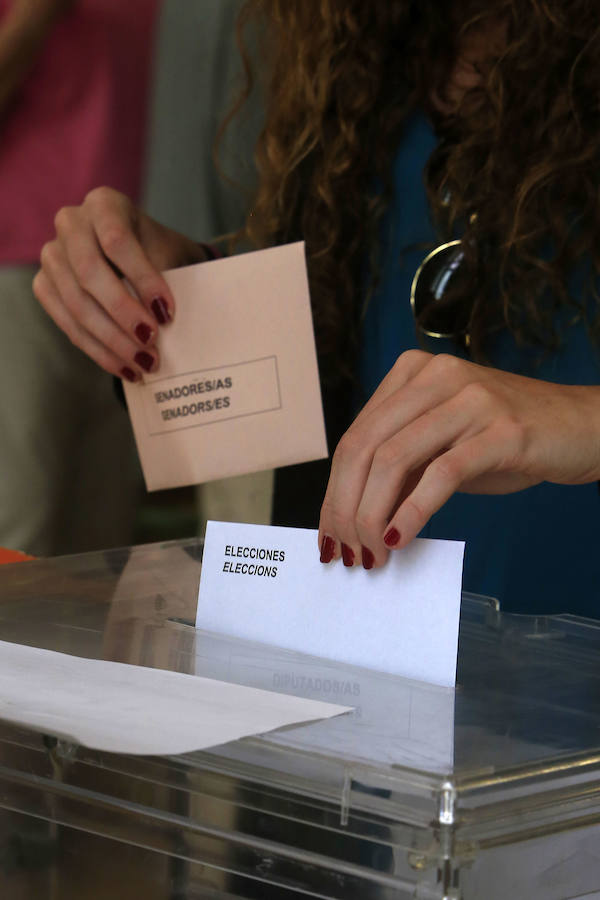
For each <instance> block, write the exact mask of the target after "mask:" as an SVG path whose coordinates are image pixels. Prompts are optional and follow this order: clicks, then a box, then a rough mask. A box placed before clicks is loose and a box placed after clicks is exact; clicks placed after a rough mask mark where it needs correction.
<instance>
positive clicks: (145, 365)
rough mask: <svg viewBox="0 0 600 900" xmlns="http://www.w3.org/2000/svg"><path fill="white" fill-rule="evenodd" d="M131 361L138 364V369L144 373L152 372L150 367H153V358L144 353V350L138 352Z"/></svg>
mask: <svg viewBox="0 0 600 900" xmlns="http://www.w3.org/2000/svg"><path fill="white" fill-rule="evenodd" d="M133 359H134V361H135V362H136V363H137V364H138V366H139V367H140V369H143V370H144V372H151V371H152V366H153V365H154V357H153V356H151V355H150V353H146V351H145V350H139V351H138V352H137V353H136V354H135V356H134V357H133Z"/></svg>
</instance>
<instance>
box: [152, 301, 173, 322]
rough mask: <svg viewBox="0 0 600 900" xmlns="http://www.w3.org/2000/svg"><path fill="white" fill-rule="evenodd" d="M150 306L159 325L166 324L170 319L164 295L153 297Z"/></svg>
mask: <svg viewBox="0 0 600 900" xmlns="http://www.w3.org/2000/svg"><path fill="white" fill-rule="evenodd" d="M150 308H151V309H152V312H153V313H154V317H155V319H156V321H157V322H158V324H159V325H166V324H167V322H169V321H170V320H171V313H170V311H169V307H168V305H167V301H166V300H165V298H164V297H155V298H154V300H153V301H152V303H151V304H150Z"/></svg>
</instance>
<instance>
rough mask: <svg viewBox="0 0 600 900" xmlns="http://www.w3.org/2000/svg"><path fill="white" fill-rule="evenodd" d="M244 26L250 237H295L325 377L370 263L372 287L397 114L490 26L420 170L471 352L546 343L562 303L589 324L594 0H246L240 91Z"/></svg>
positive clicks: (599, 79) (596, 153) (599, 230)
mask: <svg viewBox="0 0 600 900" xmlns="http://www.w3.org/2000/svg"><path fill="white" fill-rule="evenodd" d="M253 23H258V26H259V31H260V33H261V34H262V44H261V55H260V59H261V69H262V70H263V71H265V72H266V73H267V75H266V78H265V91H266V117H265V125H264V129H263V131H262V133H261V135H260V138H259V141H258V146H257V150H256V161H257V166H258V173H259V186H258V190H257V193H256V196H255V198H254V201H253V202H252V204H251V207H250V212H249V215H248V220H247V226H246V235H247V236H248V237H249V238H250V240H251V241H252V242H253V243H254V244H255V245H257V246H268V245H272V244H275V243H278V242H282V241H288V240H296V239H303V240H305V241H306V248H307V260H308V266H309V276H310V281H311V292H312V297H313V307H314V317H315V327H316V332H317V343H318V347H319V351H320V357H321V365H322V371H323V373H324V375H325V377H326V378H330V379H331V378H333V379H335V377H336V375H339V374H341V373H342V374H343V373H346V372H348V371H350V370H351V369H352V365H353V361H354V356H355V353H356V348H357V341H358V335H359V330H360V319H361V315H362V314H363V312H364V302H363V298H364V296H365V290H364V285H365V261H366V260H369V263H370V271H371V286H373V285H374V284H375V283H376V279H377V271H378V252H377V231H378V222H379V220H380V218H381V216H382V213H383V211H384V209H385V207H386V205H387V204H388V203H389V202H390V199H391V197H392V184H391V164H392V160H393V157H394V154H395V151H396V149H397V146H398V143H399V141H400V140H401V137H402V130H403V127H404V123H405V122H406V120H407V117H408V116H409V115H410V113H411V112H412V111H413V110H414V109H415V108H416V107H418V106H421V107H425V108H426V109H429V110H430V112H431V113H432V115H433V116H434V117H435V111H434V110H433V109H432V106H431V97H432V96H434V95H435V94H438V95H443V93H444V90H445V86H446V85H447V82H448V78H449V74H450V72H451V69H452V66H453V64H454V62H455V60H456V58H457V54H458V53H459V52H460V48H461V47H462V46H463V42H464V41H465V40H466V39H468V37H469V35H471V34H472V33H473V30H474V29H478V28H480V29H481V28H485V27H487V26H488V25H490V24H491V25H492V26H493V25H494V23H496V25H497V24H498V23H501V29H502V42H501V46H500V47H499V48H497V49H496V51H495V52H494V53H493V54H492V55H491V56H490V57H489V58H488V59H486V60H485V61H484V62H483V63H482V64H481V66H480V70H479V74H480V76H481V77H480V83H479V84H478V85H477V86H476V87H474V88H472V89H471V90H469V91H467V93H466V94H465V95H464V97H463V99H462V100H461V102H460V104H459V106H458V108H457V109H455V110H453V112H452V113H450V114H449V115H446V116H444V117H439V116H438V118H437V121H436V126H437V129H438V132H439V135H440V143H439V145H438V148H437V149H436V151H435V152H434V154H433V156H432V157H431V159H430V160H429V162H428V164H427V167H426V171H425V179H426V185H427V190H428V194H429V198H430V203H431V207H432V210H433V214H434V217H435V220H436V223H437V226H438V229H439V231H440V236H441V237H442V238H449V237H451V236H456V232H457V230H458V231H459V233H460V235H461V236H464V241H463V248H464V251H465V254H466V271H467V272H468V277H469V279H470V284H469V289H468V292H467V293H468V296H469V303H470V311H469V331H470V334H471V348H472V352H473V354H474V356H475V358H478V357H479V358H485V346H486V341H487V339H488V337H489V336H490V334H491V333H492V332H494V331H495V330H497V329H498V328H504V327H508V328H509V329H510V330H511V331H512V332H513V333H514V334H515V335H516V336H517V338H518V339H519V340H520V341H523V342H529V343H534V344H538V345H541V346H543V347H547V348H551V349H552V348H554V347H556V346H557V345H558V343H559V342H560V333H559V330H558V329H557V326H556V322H557V311H559V310H561V309H565V308H570V309H571V310H572V316H570V317H569V318H574V317H584V318H585V320H586V322H587V323H588V325H589V327H590V329H591V330H592V331H593V332H594V334H595V335H597V334H598V332H600V327H599V323H598V321H597V317H596V316H595V313H594V312H593V310H594V309H595V306H596V299H597V298H596V295H595V290H594V287H593V285H594V276H595V274H596V273H597V272H598V271H599V270H600V179H599V174H600V173H599V161H600V16H599V15H598V7H597V3H596V2H595V0H466V2H461V3H444V2H441V0H369V2H365V0H247V2H246V3H245V5H244V7H243V10H242V13H241V15H240V18H239V23H238V28H239V35H240V42H241V46H242V51H243V54H244V58H245V60H246V74H247V79H248V84H247V87H248V89H249V88H250V85H251V83H252V79H253V76H254V74H255V73H256V66H254V68H253V67H252V63H251V62H250V58H249V55H248V52H247V48H246V44H245V39H244V35H246V34H247V29H248V26H249V25H252V24H253ZM496 30H497V29H496ZM375 179H377V182H378V183H379V184H380V185H383V189H382V190H378V191H375V190H374V189H373V185H374V184H375V183H376V182H375ZM395 202H397V203H399V204H401V203H402V197H398V198H395ZM473 213H476V215H473ZM584 257H585V258H586V259H587V260H589V263H590V265H589V266H588V269H589V276H590V277H589V279H588V282H587V288H588V290H587V293H586V294H585V296H581V295H580V296H570V295H569V291H568V283H569V273H570V271H571V270H572V269H573V267H574V265H575V264H576V263H577V262H578V261H580V260H581V259H582V258H584ZM366 293H367V295H368V291H367V292H366ZM586 297H587V298H588V299H587V300H586V299H585V298H586ZM590 297H592V300H593V302H592V303H590V302H589V298H590ZM590 310H592V315H591V316H590Z"/></svg>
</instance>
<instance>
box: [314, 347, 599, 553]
mask: <svg viewBox="0 0 600 900" xmlns="http://www.w3.org/2000/svg"><path fill="white" fill-rule="evenodd" d="M599 478H600V388H599V387H595V386H593V387H588V386H583V387H579V386H576V387H573V386H566V385H557V384H552V383H550V382H546V381H539V380H537V379H535V378H525V377H523V376H520V375H513V374H511V373H509V372H502V371H500V370H498V369H492V368H488V367H485V366H480V365H477V364H475V363H472V362H467V361H465V360H462V359H459V358H457V357H453V356H448V355H445V354H440V355H438V356H432V355H431V354H429V353H425V352H422V351H420V350H410V351H408V352H406V353H403V354H402V356H400V357H399V358H398V360H397V362H396V364H395V365H394V367H393V368H392V370H391V371H390V373H389V374H388V375H387V376H386V378H385V379H384V380H383V381H382V383H381V384H380V385H379V387H378V388H377V390H376V391H375V393H374V394H373V396H372V397H371V399H370V400H369V402H368V403H367V404H366V406H365V407H364V409H363V410H362V411H361V412H360V414H359V415H358V417H357V418H356V420H355V421H354V423H353V424H352V425H351V426H350V428H349V429H348V431H347V432H346V433H345V434H344V436H343V437H342V439H341V441H340V443H339V444H338V447H337V449H336V451H335V454H334V457H333V464H332V468H331V475H330V478H329V484H328V486H327V492H326V494H325V499H324V501H323V506H322V509H321V521H320V525H319V547H320V549H321V559H322V561H323V562H329V561H330V560H331V559H337V558H338V557H339V556H340V555H342V556H343V559H344V563H345V564H346V565H353V564H355V563H360V562H362V564H363V565H364V566H365V568H372V567H373V566H380V565H382V564H383V563H384V562H385V560H386V558H387V553H388V548H393V549H395V548H398V547H404V546H406V544H408V543H409V541H411V540H412V539H413V538H414V537H415V536H416V535H417V534H418V533H419V532H420V531H421V529H422V528H423V527H424V525H426V523H427V522H428V520H429V519H430V518H431V516H432V515H433V514H434V513H435V512H436V511H437V510H438V509H440V507H441V506H443V504H444V503H445V502H446V501H447V500H448V499H449V498H450V497H451V496H452V494H454V493H455V492H456V491H466V492H470V493H478V494H507V493H511V492H513V491H519V490H522V489H523V488H526V487H530V486H531V485H534V484H538V483H539V482H541V481H552V482H556V483H559V484H585V483H587V482H590V481H595V480H597V479H599Z"/></svg>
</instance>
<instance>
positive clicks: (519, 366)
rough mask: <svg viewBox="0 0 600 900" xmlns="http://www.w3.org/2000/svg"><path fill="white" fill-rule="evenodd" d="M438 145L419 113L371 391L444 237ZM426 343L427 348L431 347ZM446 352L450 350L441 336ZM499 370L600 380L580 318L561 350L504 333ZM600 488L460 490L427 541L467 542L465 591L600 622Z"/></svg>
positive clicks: (380, 299) (404, 149)
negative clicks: (418, 275) (435, 187)
mask: <svg viewBox="0 0 600 900" xmlns="http://www.w3.org/2000/svg"><path fill="white" fill-rule="evenodd" d="M435 144H436V138H435V135H434V133H433V130H432V128H431V126H430V124H429V123H428V121H427V120H426V119H425V117H424V116H422V115H416V116H414V117H413V118H412V119H411V121H410V122H409V123H408V126H407V129H406V132H405V136H404V139H403V141H402V145H401V147H400V149H399V152H398V154H397V156H396V160H395V164H394V183H395V192H396V197H397V198H399V202H398V203H392V205H391V208H390V209H389V211H388V213H387V215H386V217H385V219H384V221H383V223H382V230H381V241H382V247H383V253H382V271H381V280H380V283H379V287H378V289H377V291H376V292H375V294H374V296H373V297H372V299H371V302H370V305H369V308H368V310H367V315H366V318H365V323H364V333H363V341H362V346H363V349H362V358H361V367H360V375H361V382H362V384H363V386H364V389H365V392H366V395H367V396H370V394H371V393H372V392H373V391H374V390H375V388H376V387H377V385H378V384H379V383H380V381H381V380H382V378H383V377H384V375H386V374H387V372H388V371H389V370H390V368H391V367H392V365H393V364H394V362H395V361H396V359H397V357H398V356H399V355H400V353H402V352H403V351H405V350H408V349H410V348H414V347H418V346H419V342H418V339H417V333H416V329H415V324H414V320H413V316H412V311H411V308H410V302H409V297H410V287H411V283H412V279H413V276H414V273H415V272H416V270H417V268H418V267H419V265H420V263H421V262H422V260H423V258H424V256H425V255H426V253H427V252H428V250H427V249H426V248H425V249H423V247H421V249H419V248H416V247H415V246H414V245H416V244H423V243H427V244H430V245H431V246H432V247H433V246H435V245H436V243H438V242H439V241H438V238H437V236H436V233H435V229H434V227H433V225H432V222H431V218H430V212H429V206H428V202H427V196H426V192H425V187H424V179H423V169H424V166H425V163H426V161H427V159H428V158H429V156H430V154H431V152H432V150H433V149H434V147H435ZM428 349H429V347H428ZM441 349H443V350H444V352H449V351H450V352H452V349H451V345H450V344H449V343H448V342H444V346H443V348H442V347H441V346H440V350H441ZM491 355H492V358H493V362H494V365H496V366H497V367H498V368H502V369H505V370H509V371H513V372H518V373H520V374H524V375H531V376H534V377H538V378H542V379H544V380H547V381H554V382H557V383H562V384H600V355H599V353H598V350H597V348H595V347H594V346H593V345H592V343H591V341H590V340H589V337H588V335H587V333H586V330H585V326H584V325H583V324H581V323H579V324H576V325H572V326H570V327H569V328H567V329H566V332H565V334H564V340H563V345H562V347H561V349H560V351H559V352H557V353H553V354H547V355H546V358H542V359H541V360H540V359H539V356H540V354H539V352H538V353H534V352H533V351H527V350H524V349H523V348H519V347H517V345H516V343H515V341H514V340H513V338H512V336H511V335H509V334H508V333H505V334H503V335H502V336H501V337H500V339H499V340H498V342H497V345H496V346H495V347H494V348H493V352H492V354H491ZM599 533H600V491H599V486H598V484H597V483H596V482H594V483H593V484H588V485H578V486H573V487H572V486H564V485H554V484H548V483H543V484H540V485H537V486H535V487H532V488H528V489H527V490H525V491H519V492H518V493H514V494H507V495H504V496H486V495H480V496H478V495H473V494H455V495H454V496H453V497H452V498H451V499H450V500H449V501H448V502H447V503H446V504H445V506H444V507H442V509H441V510H440V511H439V512H438V513H437V514H436V515H435V516H434V517H433V518H432V519H431V521H430V522H429V524H428V525H427V526H426V528H425V529H424V530H423V531H422V533H421V536H422V537H435V538H449V539H455V540H464V541H466V553H465V570H464V579H463V588H464V589H465V590H467V591H474V592H475V593H480V594H488V595H490V596H493V597H497V598H498V599H499V600H500V602H501V605H502V608H503V609H504V610H507V611H513V612H523V613H530V614H543V613H558V612H570V613H576V614H578V615H583V616H591V617H594V618H600V551H599V547H598V536H599Z"/></svg>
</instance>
